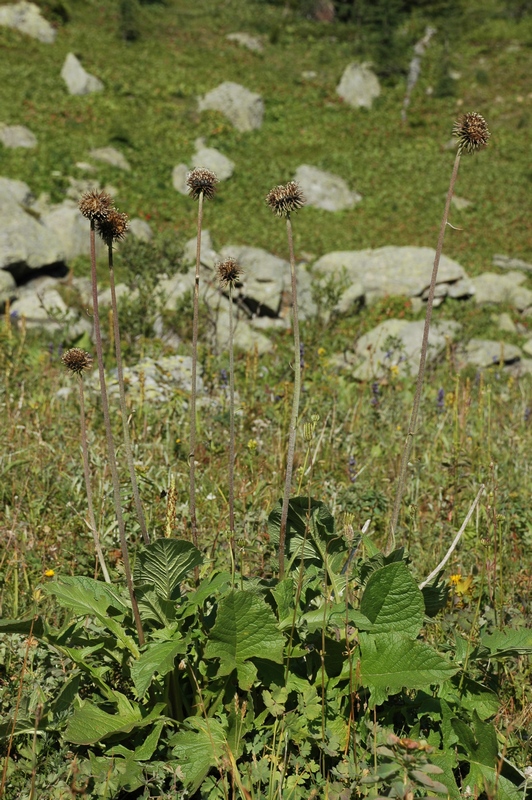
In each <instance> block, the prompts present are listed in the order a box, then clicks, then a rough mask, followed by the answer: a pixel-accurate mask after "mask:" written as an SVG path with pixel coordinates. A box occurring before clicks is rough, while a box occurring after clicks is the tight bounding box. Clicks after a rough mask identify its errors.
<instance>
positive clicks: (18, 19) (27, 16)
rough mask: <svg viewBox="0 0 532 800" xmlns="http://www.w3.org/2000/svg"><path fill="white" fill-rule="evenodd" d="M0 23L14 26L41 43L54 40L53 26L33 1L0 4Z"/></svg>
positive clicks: (10, 26) (48, 42)
mask: <svg viewBox="0 0 532 800" xmlns="http://www.w3.org/2000/svg"><path fill="white" fill-rule="evenodd" d="M0 25H5V26H6V27H8V28H15V29H16V30H18V31H20V32H21V33H25V34H26V35H27V36H31V37H32V38H33V39H38V40H39V41H40V42H43V44H53V42H54V41H55V37H56V30H55V28H53V27H52V26H51V25H50V23H49V22H48V21H47V20H45V19H44V18H43V17H41V12H40V9H39V7H38V6H36V5H35V3H26V2H20V3H15V4H14V5H7V6H1V7H0Z"/></svg>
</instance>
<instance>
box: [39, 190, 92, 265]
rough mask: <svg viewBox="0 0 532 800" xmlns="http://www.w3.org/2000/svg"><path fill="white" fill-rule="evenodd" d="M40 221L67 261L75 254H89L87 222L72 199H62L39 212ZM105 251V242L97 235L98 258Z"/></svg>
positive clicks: (74, 256)
mask: <svg viewBox="0 0 532 800" xmlns="http://www.w3.org/2000/svg"><path fill="white" fill-rule="evenodd" d="M41 222H42V224H43V225H44V226H45V228H47V229H48V230H49V231H51V232H52V233H53V234H54V235H55V236H56V237H57V239H58V241H59V242H60V243H61V247H62V251H63V254H64V258H65V259H66V260H67V261H68V260H70V259H72V258H76V256H80V255H89V253H90V239H89V223H88V222H87V220H86V219H85V217H83V216H82V214H81V212H80V210H79V208H78V204H77V203H75V202H74V201H73V200H64V201H63V202H62V203H58V204H57V205H52V206H50V207H49V208H47V209H46V210H44V211H43V212H42V213H41ZM105 252H107V250H106V248H105V244H104V242H103V241H102V240H101V239H100V237H99V236H97V237H96V255H97V257H98V258H100V257H101V256H102V254H104V253H105Z"/></svg>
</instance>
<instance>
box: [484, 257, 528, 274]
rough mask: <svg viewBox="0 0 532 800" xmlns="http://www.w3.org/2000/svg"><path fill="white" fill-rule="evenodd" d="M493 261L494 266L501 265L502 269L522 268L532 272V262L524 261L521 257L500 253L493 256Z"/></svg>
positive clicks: (524, 270)
mask: <svg viewBox="0 0 532 800" xmlns="http://www.w3.org/2000/svg"><path fill="white" fill-rule="evenodd" d="M492 261H493V266H494V267H500V268H501V269H522V270H523V272H532V264H530V263H529V262H528V261H523V260H522V259H521V258H512V257H511V256H504V255H500V254H498V255H495V256H493V259H492Z"/></svg>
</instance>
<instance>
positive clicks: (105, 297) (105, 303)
mask: <svg viewBox="0 0 532 800" xmlns="http://www.w3.org/2000/svg"><path fill="white" fill-rule="evenodd" d="M115 295H116V302H117V304H118V305H120V301H121V300H122V298H123V297H127V298H128V299H129V300H134V299H136V298H137V297H138V291H137V290H135V291H131V289H130V288H129V286H126V284H125V283H117V284H116V285H115ZM110 305H112V299H111V287H108V288H107V289H102V291H101V292H98V306H102V307H106V308H107V307H109V306H110Z"/></svg>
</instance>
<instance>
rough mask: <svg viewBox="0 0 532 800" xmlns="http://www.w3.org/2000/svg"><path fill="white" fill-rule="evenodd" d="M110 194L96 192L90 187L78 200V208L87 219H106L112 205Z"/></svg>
mask: <svg viewBox="0 0 532 800" xmlns="http://www.w3.org/2000/svg"><path fill="white" fill-rule="evenodd" d="M112 202H113V201H112V199H111V195H110V194H107V192H97V191H96V190H95V189H92V190H91V191H90V192H85V194H84V195H82V196H81V200H80V201H79V210H80V211H81V213H82V214H83V216H84V217H87V219H90V220H94V221H95V222H99V221H100V220H103V219H107V217H108V215H109V211H110V210H111V208H112V206H111V203H112Z"/></svg>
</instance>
